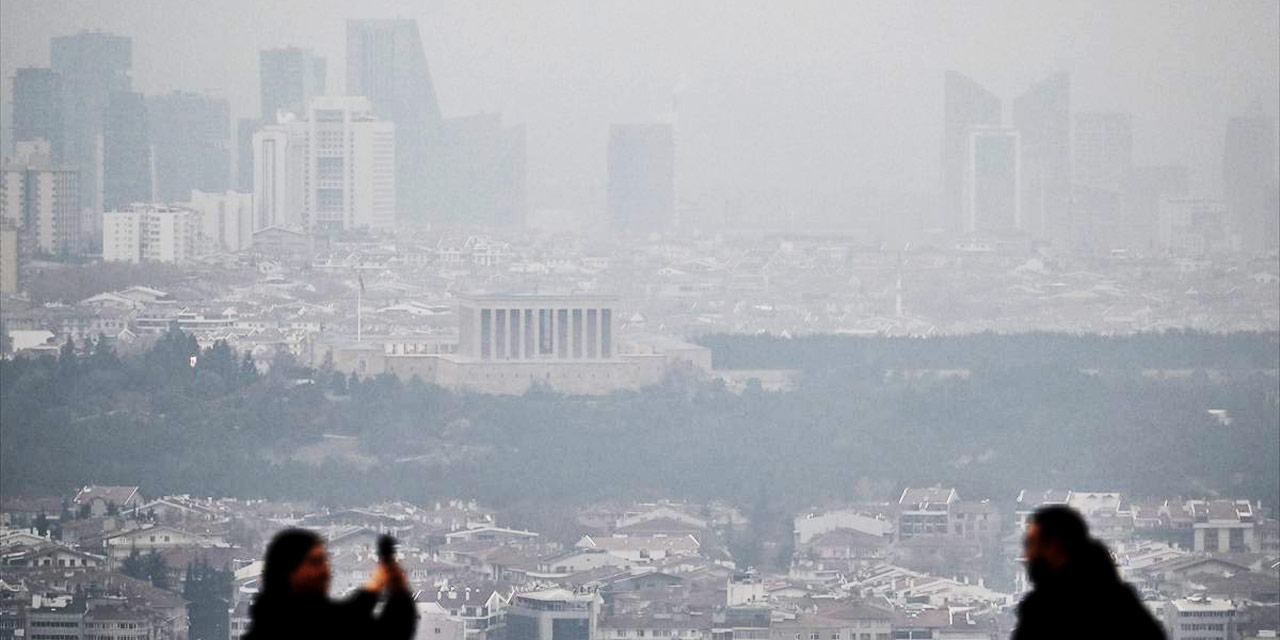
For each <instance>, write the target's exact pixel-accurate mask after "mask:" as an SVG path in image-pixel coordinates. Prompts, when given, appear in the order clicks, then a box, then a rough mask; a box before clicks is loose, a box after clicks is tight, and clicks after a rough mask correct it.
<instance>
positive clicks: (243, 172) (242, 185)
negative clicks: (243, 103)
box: [235, 118, 275, 192]
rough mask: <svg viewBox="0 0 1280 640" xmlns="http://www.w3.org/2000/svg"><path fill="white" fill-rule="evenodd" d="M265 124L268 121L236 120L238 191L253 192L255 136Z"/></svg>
mask: <svg viewBox="0 0 1280 640" xmlns="http://www.w3.org/2000/svg"><path fill="white" fill-rule="evenodd" d="M263 122H266V121H264V120H259V119H257V118H240V119H238V120H236V169H235V177H236V180H235V183H236V184H235V188H236V190H237V191H245V192H252V191H253V134H255V133H257V132H258V128H259V127H261V126H262V124H263ZM270 122H275V120H274V119H273V120H271V121H270Z"/></svg>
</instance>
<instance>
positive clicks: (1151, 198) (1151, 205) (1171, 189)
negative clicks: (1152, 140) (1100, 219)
mask: <svg viewBox="0 0 1280 640" xmlns="http://www.w3.org/2000/svg"><path fill="white" fill-rule="evenodd" d="M1188 184H1189V183H1188V178H1187V168H1186V167H1185V166H1183V165H1156V166H1141V167H1134V168H1133V172H1132V173H1131V174H1130V175H1129V179H1128V181H1127V184H1126V187H1125V196H1124V200H1125V203H1124V211H1125V218H1126V227H1127V229H1128V231H1127V235H1129V237H1131V238H1132V239H1133V242H1134V244H1135V246H1139V247H1144V248H1151V247H1154V246H1155V244H1156V236H1157V235H1158V229H1159V227H1160V202H1161V201H1162V200H1163V199H1165V198H1184V197H1186V196H1187V193H1188Z"/></svg>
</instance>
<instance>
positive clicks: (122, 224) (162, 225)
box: [102, 204, 196, 264]
mask: <svg viewBox="0 0 1280 640" xmlns="http://www.w3.org/2000/svg"><path fill="white" fill-rule="evenodd" d="M102 221H103V222H102V260H103V261H104V262H132V263H139V262H168V263H175V264H181V263H184V262H187V261H188V260H190V259H191V258H192V257H194V255H195V249H196V245H195V239H196V220H195V214H194V213H192V212H191V211H189V210H187V209H183V208H179V207H168V206H158V205H150V204H135V205H131V206H129V207H125V208H122V209H120V210H117V211H107V212H104V213H103V214H102Z"/></svg>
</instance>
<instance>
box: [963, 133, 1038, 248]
mask: <svg viewBox="0 0 1280 640" xmlns="http://www.w3.org/2000/svg"><path fill="white" fill-rule="evenodd" d="M966 147H967V149H966V150H967V153H966V157H965V167H964V172H965V173H964V184H963V188H962V192H963V197H964V221H963V225H962V226H961V231H963V232H964V233H973V232H975V231H988V232H997V233H1008V232H1012V231H1017V230H1022V229H1023V222H1024V221H1023V217H1022V213H1023V212H1022V203H1021V198H1019V189H1020V188H1021V187H1020V184H1021V177H1022V175H1021V174H1022V151H1021V148H1022V145H1021V140H1020V134H1019V133H1018V131H1016V130H1014V129H1011V128H1008V127H997V126H972V127H969V141H968V144H967V145H966Z"/></svg>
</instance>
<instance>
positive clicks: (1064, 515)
mask: <svg viewBox="0 0 1280 640" xmlns="http://www.w3.org/2000/svg"><path fill="white" fill-rule="evenodd" d="M1093 546H1094V543H1093V541H1092V540H1090V538H1089V526H1088V525H1086V524H1085V522H1084V518H1082V517H1080V513H1079V512H1077V511H1076V510H1075V509H1072V508H1070V507H1067V506H1062V505H1054V506H1050V507H1043V508H1040V509H1037V510H1036V512H1035V513H1033V514H1031V516H1030V517H1029V518H1028V519H1027V535H1026V538H1025V539H1024V540H1023V552H1024V556H1025V557H1026V560H1027V577H1028V578H1030V579H1031V582H1032V583H1034V584H1043V583H1044V581H1045V579H1046V578H1050V577H1051V576H1054V575H1059V574H1061V572H1062V571H1063V570H1064V569H1067V568H1070V567H1072V566H1078V565H1080V564H1081V563H1084V562H1086V561H1092V560H1093V558H1092V557H1091V556H1092V555H1093V554H1092V553H1091V552H1092V551H1093Z"/></svg>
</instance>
